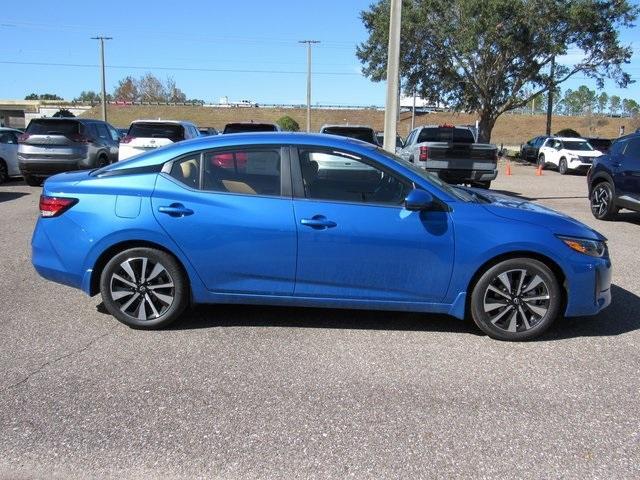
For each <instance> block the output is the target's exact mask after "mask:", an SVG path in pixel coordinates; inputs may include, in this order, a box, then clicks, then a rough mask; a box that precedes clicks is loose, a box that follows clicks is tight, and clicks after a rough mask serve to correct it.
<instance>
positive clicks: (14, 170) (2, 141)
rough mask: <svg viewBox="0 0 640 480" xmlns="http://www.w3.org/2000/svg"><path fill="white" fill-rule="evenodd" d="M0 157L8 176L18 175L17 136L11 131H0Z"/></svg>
mask: <svg viewBox="0 0 640 480" xmlns="http://www.w3.org/2000/svg"><path fill="white" fill-rule="evenodd" d="M0 158H1V159H2V160H4V163H5V165H6V167H7V174H8V175H9V176H10V177H13V176H16V175H20V170H19V169H18V136H17V135H16V134H15V133H14V132H11V131H4V132H3V131H0Z"/></svg>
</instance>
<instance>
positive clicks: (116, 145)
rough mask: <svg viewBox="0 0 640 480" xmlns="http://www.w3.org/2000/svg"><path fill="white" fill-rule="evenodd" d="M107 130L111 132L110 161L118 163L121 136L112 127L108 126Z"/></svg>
mask: <svg viewBox="0 0 640 480" xmlns="http://www.w3.org/2000/svg"><path fill="white" fill-rule="evenodd" d="M106 126H107V130H108V131H109V140H110V142H109V157H110V158H109V160H110V161H111V162H112V163H113V162H117V161H118V150H119V149H120V134H119V133H118V131H117V130H116V129H115V128H113V127H112V126H111V125H109V124H107V125H106Z"/></svg>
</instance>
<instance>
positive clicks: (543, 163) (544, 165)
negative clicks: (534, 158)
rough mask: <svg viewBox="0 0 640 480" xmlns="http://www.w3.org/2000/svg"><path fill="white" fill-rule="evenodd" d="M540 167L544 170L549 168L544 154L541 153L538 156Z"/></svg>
mask: <svg viewBox="0 0 640 480" xmlns="http://www.w3.org/2000/svg"><path fill="white" fill-rule="evenodd" d="M538 165H540V167H542V170H544V169H545V168H547V161H546V160H545V158H544V153H541V154H540V155H539V156H538Z"/></svg>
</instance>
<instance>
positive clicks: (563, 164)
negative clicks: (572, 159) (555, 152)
mask: <svg viewBox="0 0 640 480" xmlns="http://www.w3.org/2000/svg"><path fill="white" fill-rule="evenodd" d="M568 171H569V167H568V166H567V159H566V158H561V159H560V163H559V164H558V172H560V175H566V174H567V172H568Z"/></svg>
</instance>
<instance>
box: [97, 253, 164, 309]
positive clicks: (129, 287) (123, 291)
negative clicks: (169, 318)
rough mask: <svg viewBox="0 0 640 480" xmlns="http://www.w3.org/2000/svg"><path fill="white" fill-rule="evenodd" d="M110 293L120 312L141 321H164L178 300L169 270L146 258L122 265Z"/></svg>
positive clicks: (111, 279)
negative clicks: (163, 317) (175, 300)
mask: <svg viewBox="0 0 640 480" xmlns="http://www.w3.org/2000/svg"><path fill="white" fill-rule="evenodd" d="M109 289H110V295H111V298H112V299H113V301H114V302H115V303H116V304H117V305H118V307H119V308H120V311H121V312H122V313H124V314H125V315H127V316H129V317H131V318H134V319H137V320H140V321H147V320H153V319H156V318H159V317H161V316H162V315H163V314H164V313H165V312H166V311H167V310H168V309H169V308H170V307H171V305H172V304H173V301H174V297H175V285H174V282H173V278H171V275H170V274H169V272H168V271H167V269H166V268H165V267H164V265H162V264H161V263H160V262H156V261H153V260H151V259H149V258H147V257H135V258H128V259H126V260H124V261H123V262H121V263H120V264H119V265H118V267H117V268H116V269H115V270H114V272H113V273H112V274H111V278H110V280H109Z"/></svg>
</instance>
